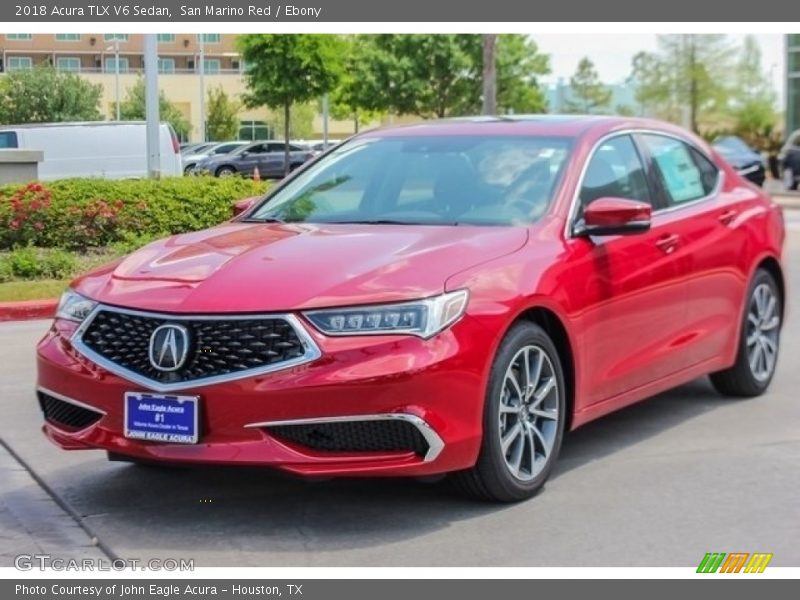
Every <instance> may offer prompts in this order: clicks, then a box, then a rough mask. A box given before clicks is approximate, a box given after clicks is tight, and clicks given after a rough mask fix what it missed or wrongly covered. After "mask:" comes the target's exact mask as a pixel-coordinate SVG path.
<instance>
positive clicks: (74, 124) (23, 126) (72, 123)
mask: <svg viewBox="0 0 800 600" xmlns="http://www.w3.org/2000/svg"><path fill="white" fill-rule="evenodd" d="M146 124H147V121H64V122H63V123H23V124H21V125H0V129H2V130H7V129H39V128H40V127H110V126H112V125H113V126H119V125H146ZM164 124H165V122H164V121H161V123H160V125H164Z"/></svg>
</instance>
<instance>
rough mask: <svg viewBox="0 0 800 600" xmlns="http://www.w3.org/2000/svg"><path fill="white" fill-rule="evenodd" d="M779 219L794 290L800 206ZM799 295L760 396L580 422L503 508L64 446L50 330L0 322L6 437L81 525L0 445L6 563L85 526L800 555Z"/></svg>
mask: <svg viewBox="0 0 800 600" xmlns="http://www.w3.org/2000/svg"><path fill="white" fill-rule="evenodd" d="M787 212H788V213H789V214H787V221H788V222H789V224H790V232H791V233H790V236H789V244H788V248H787V261H786V263H787V264H788V265H789V269H790V271H789V279H790V289H793V290H798V289H800V212H795V211H787ZM797 298H798V296H797V295H796V294H795V295H794V296H793V297H792V305H791V306H790V309H789V310H790V319H789V320H788V322H787V323H786V326H785V328H784V331H783V338H782V342H783V344H782V348H781V355H780V361H779V365H778V372H777V374H776V376H775V380H774V381H773V384H772V387H771V388H770V390H769V392H768V393H767V394H766V395H764V396H762V397H760V398H757V399H751V400H730V399H726V398H722V397H720V396H718V395H717V394H716V393H715V392H714V391H713V390H712V389H711V387H710V385H709V384H708V382H707V381H706V380H705V379H701V380H698V381H696V382H693V383H691V384H689V385H686V386H683V387H681V388H679V389H676V390H674V391H671V392H669V393H666V394H662V395H660V396H657V397H655V398H653V399H650V400H648V401H645V402H642V403H640V404H638V405H636V406H633V407H630V408H627V409H625V410H622V411H620V412H618V413H616V414H613V415H610V416H608V417H605V418H603V419H601V420H599V421H596V422H594V423H591V424H589V425H586V426H585V427H583V428H581V429H579V430H578V431H576V432H574V433H572V434H569V435H568V436H567V437H566V439H565V443H564V447H563V451H562V456H561V460H560V462H559V464H558V466H557V468H556V470H555V473H554V475H553V476H552V477H551V480H550V481H549V482H548V484H547V485H546V488H545V489H544V491H543V493H541V494H540V495H539V496H537V497H536V498H534V499H533V500H531V501H528V502H524V503H521V504H517V505H510V506H509V505H500V506H498V505H491V504H482V503H476V502H472V501H469V500H466V499H463V498H462V497H460V496H459V495H457V494H456V493H455V492H454V491H452V490H451V489H450V487H449V486H448V485H447V483H446V482H439V483H434V484H431V483H421V482H416V481H406V480H388V481H387V480H355V481H354V480H334V481H324V482H308V481H301V480H296V479H292V478H289V477H285V476H282V475H279V474H277V473H274V472H270V471H262V470H254V469H223V468H213V469H165V470H161V469H154V468H148V467H137V466H133V465H127V464H120V463H109V462H107V461H106V459H105V454H104V453H102V452H99V451H81V452H64V451H61V450H59V449H57V448H55V447H54V446H52V445H50V443H49V442H47V441H46V440H45V439H44V437H43V436H42V435H41V434H40V432H39V427H40V423H41V417H40V414H39V410H38V408H37V406H36V403H35V401H34V398H33V385H34V378H35V373H34V361H33V347H34V344H35V342H36V340H37V339H38V338H39V336H40V335H41V334H42V333H43V331H44V330H45V329H46V327H47V323H46V322H43V321H34V322H24V323H8V324H2V325H0V342H2V343H0V414H1V415H2V418H0V439H2V440H3V441H4V442H5V444H7V445H8V447H9V448H10V449H11V450H12V451H13V453H14V454H15V455H17V456H18V458H19V461H21V462H22V463H24V464H26V465H28V466H29V467H30V469H31V470H32V471H33V472H34V473H35V474H36V475H37V476H38V477H40V478H41V480H42V481H44V482H45V485H46V486H47V487H49V488H50V490H52V494H53V495H54V496H55V497H56V498H57V499H58V501H59V502H61V503H62V504H63V507H66V508H67V509H69V510H72V511H74V513H75V515H76V516H77V517H78V519H79V521H80V525H81V526H82V527H83V528H84V529H80V528H78V527H77V526H76V522H75V520H74V519H73V518H72V517H70V516H69V515H68V514H67V512H65V511H64V510H62V508H59V506H58V505H57V504H56V503H55V501H53V500H51V499H50V497H48V496H47V495H46V494H45V493H44V491H43V490H42V488H41V487H40V486H38V485H36V483H35V482H34V481H33V479H31V477H30V476H29V473H28V472H27V471H25V470H24V469H22V468H21V467H20V463H19V461H16V460H15V459H14V457H13V456H12V455H11V454H9V453H8V452H4V450H3V448H2V447H0V566H11V564H10V560H11V557H12V556H13V555H15V554H17V553H19V552H22V551H25V550H26V549H31V548H32V549H36V548H39V549H43V550H49V551H50V552H52V553H54V554H58V555H60V556H62V557H72V556H77V557H79V556H83V555H91V553H92V552H99V551H100V550H99V549H98V548H96V547H94V546H92V543H91V541H90V537H91V536H92V535H96V536H97V538H98V540H99V543H100V546H101V548H106V549H107V550H106V551H107V552H110V553H112V554H116V555H117V556H121V557H125V558H137V559H141V560H143V559H148V558H152V557H158V558H193V559H194V560H195V564H196V565H197V566H283V565H285V566H306V565H313V566H473V565H474V566H684V567H685V566H695V565H697V564H698V563H699V562H700V559H701V558H702V557H703V555H704V554H705V553H706V552H712V551H713V552H734V551H736V552H772V553H774V559H773V561H772V563H771V564H772V566H800V544H798V543H797V540H798V539H800V397H799V396H798V393H797V390H798V389H800V369H798V359H797V357H798V356H799V355H800V319H798V318H797V312H798V306H800V301H798V300H797ZM32 506H33V507H35V506H39V507H40V510H39V512H37V511H36V510H33V509H31V507H32ZM54 521H58V523H56V522H54ZM43 522H44V523H47V526H43V525H42V523H43ZM62 529H63V531H62ZM85 529H86V530H88V531H89V533H86V531H85ZM42 530H45V533H47V532H48V531H49V532H50V535H49V537H48V536H47V535H44V536H43V535H42ZM65 548H66V549H65ZM59 553H60V554H59Z"/></svg>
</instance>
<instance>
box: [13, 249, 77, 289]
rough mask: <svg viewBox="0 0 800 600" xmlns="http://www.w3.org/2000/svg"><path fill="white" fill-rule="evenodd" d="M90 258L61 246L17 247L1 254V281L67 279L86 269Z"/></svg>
mask: <svg viewBox="0 0 800 600" xmlns="http://www.w3.org/2000/svg"><path fill="white" fill-rule="evenodd" d="M88 262H89V259H87V258H83V260H81V259H80V258H79V257H78V255H76V254H74V253H72V252H69V251H67V250H61V249H59V248H33V247H30V246H28V247H25V248H17V249H16V250H12V251H11V252H4V253H2V254H0V282H3V281H11V280H12V279H67V278H69V277H72V276H73V275H75V274H77V273H78V272H80V271H82V270H85V268H86V266H87V264H86V263H88Z"/></svg>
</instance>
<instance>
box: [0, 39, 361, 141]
mask: <svg viewBox="0 0 800 600" xmlns="http://www.w3.org/2000/svg"><path fill="white" fill-rule="evenodd" d="M201 35H202V36H203V40H202V41H203V44H202V46H203V48H202V50H203V52H202V55H203V56H204V67H205V69H204V77H203V79H204V87H205V89H206V91H208V90H209V89H211V88H216V87H217V86H221V87H222V88H223V89H224V90H225V93H226V94H228V95H230V96H233V97H238V96H241V94H243V93H244V92H245V90H246V88H245V83H244V78H243V77H242V74H243V71H244V64H243V62H242V59H241V57H240V55H239V53H238V51H237V50H236V35H234V34H220V33H204V34H178V33H161V34H158V55H159V58H158V70H159V73H160V75H159V87H160V88H161V89H162V90H163V91H164V93H165V94H166V96H167V98H169V100H170V101H171V102H172V103H173V104H175V105H176V106H177V107H178V108H179V109H180V110H181V111H182V112H183V113H184V115H185V116H186V117H187V118H188V119H189V122H190V123H191V124H192V133H191V136H190V140H192V141H196V140H199V139H201V131H200V123H201V115H200V110H201V108H200V104H201V102H200V95H201V82H200V56H201V44H200V36H201ZM38 65H52V66H53V67H55V68H56V69H58V70H59V71H67V72H71V73H78V74H80V76H81V77H85V78H86V79H88V80H89V81H91V82H92V83H99V84H100V85H101V86H102V87H103V97H102V107H101V109H102V111H103V112H104V113H105V115H106V117H107V118H109V119H112V118H114V115H115V112H116V100H117V99H116V90H117V78H119V90H120V100H124V99H125V96H126V92H127V89H128V88H129V87H131V86H132V85H134V84H135V83H136V81H137V79H138V78H139V77H141V76H143V74H144V36H143V35H141V34H127V33H56V34H38V33H36V34H30V33H8V34H4V35H0V72H9V71H14V70H18V69H32V68H34V67H36V66H38ZM239 117H240V119H241V125H242V126H241V128H240V137H241V138H242V139H264V138H267V137H270V131H269V127H268V126H267V121H268V111H267V110H266V109H264V108H260V109H255V110H248V109H242V111H241V113H240V115H239ZM322 128H323V126H322V117H321V116H317V117H316V118H315V120H314V133H315V136H317V137H321V136H322ZM352 133H353V123H352V122H348V121H331V122H330V123H329V135H330V136H331V137H332V138H342V137H346V136H348V135H351V134H352Z"/></svg>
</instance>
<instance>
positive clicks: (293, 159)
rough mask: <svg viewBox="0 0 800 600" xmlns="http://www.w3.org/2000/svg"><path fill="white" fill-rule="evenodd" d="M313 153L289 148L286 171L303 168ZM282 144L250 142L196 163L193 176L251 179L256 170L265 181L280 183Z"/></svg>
mask: <svg viewBox="0 0 800 600" xmlns="http://www.w3.org/2000/svg"><path fill="white" fill-rule="evenodd" d="M312 157H313V153H312V152H310V151H309V150H307V149H305V148H303V147H301V146H298V145H295V144H290V145H289V160H290V163H289V169H290V170H294V169H296V168H297V167H299V166H300V165H302V164H303V163H304V162H305V161H307V160H308V159H309V158H312ZM285 164H286V162H285V154H284V143H283V142H279V141H265V142H253V143H251V144H248V145H246V146H242V147H241V148H238V149H236V150H234V151H233V152H231V153H230V154H226V155H224V156H210V157H208V158H206V159H205V160H201V161H200V162H198V163H197V166H196V167H195V168H194V171H193V173H210V174H211V175H214V176H215V177H229V176H231V175H245V176H247V177H252V176H253V173H254V171H255V170H256V169H258V172H259V175H260V176H261V177H263V178H265V179H280V178H281V177H283V176H284V175H285Z"/></svg>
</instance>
